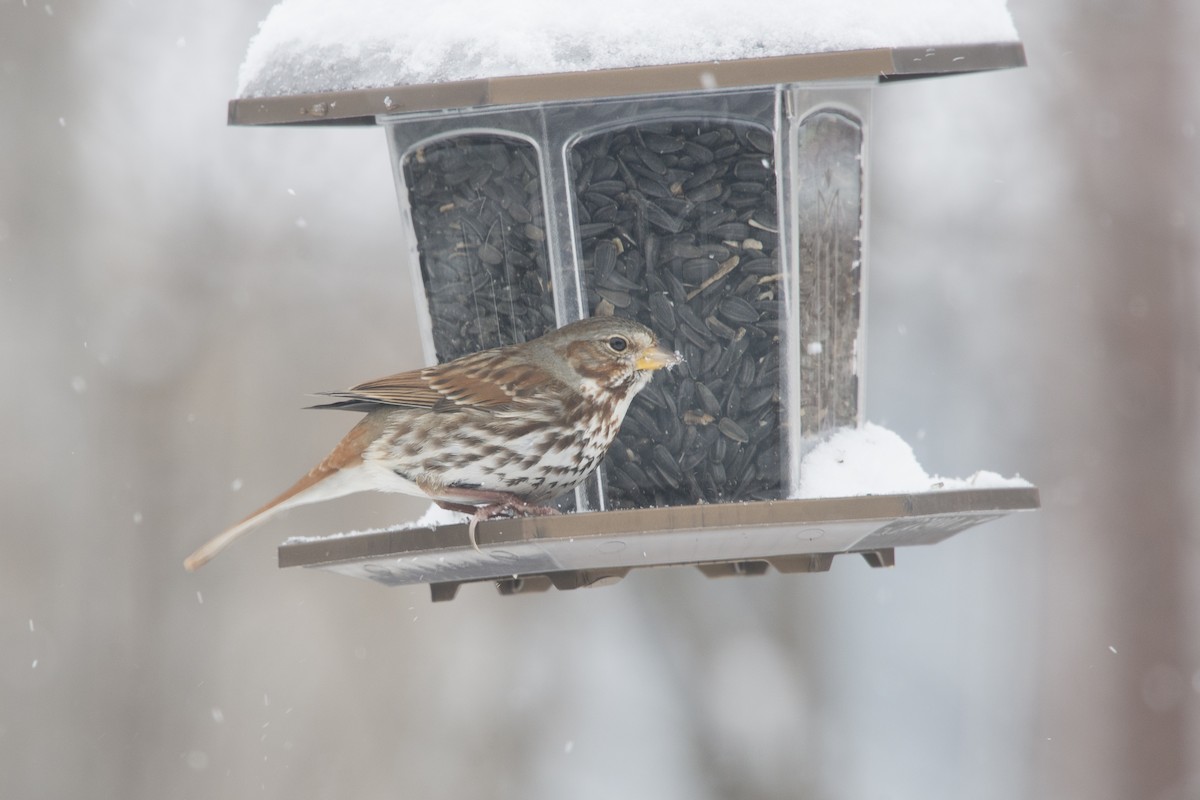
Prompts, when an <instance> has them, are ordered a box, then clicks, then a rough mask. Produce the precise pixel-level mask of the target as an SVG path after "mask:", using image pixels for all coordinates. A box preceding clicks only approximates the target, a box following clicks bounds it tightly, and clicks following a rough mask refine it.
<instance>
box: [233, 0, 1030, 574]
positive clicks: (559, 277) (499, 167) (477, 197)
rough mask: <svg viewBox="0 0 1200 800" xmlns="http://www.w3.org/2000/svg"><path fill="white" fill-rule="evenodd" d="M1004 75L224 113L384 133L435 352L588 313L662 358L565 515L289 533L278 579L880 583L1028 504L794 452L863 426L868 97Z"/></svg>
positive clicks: (829, 64) (399, 99) (346, 97)
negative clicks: (642, 332)
mask: <svg viewBox="0 0 1200 800" xmlns="http://www.w3.org/2000/svg"><path fill="white" fill-rule="evenodd" d="M270 22H271V20H270V19H268V24H269V23H270ZM393 57H395V56H393ZM280 60H283V61H285V62H286V59H283V58H282V56H281V57H280ZM1023 64H1024V52H1023V49H1022V46H1021V44H1020V43H1019V42H1017V41H1011V40H1005V41H986V42H977V43H970V44H958V45H952V46H947V45H938V46H931V47H926V46H916V47H914V46H903V47H870V48H855V49H843V50H835V51H829V52H819V53H791V52H787V53H783V54H772V55H765V56H763V55H753V56H748V57H736V58H724V59H721V60H704V61H688V62H684V63H656V64H649V65H636V66H616V67H613V66H609V67H607V68H602V69H584V70H571V71H563V72H554V73H545V72H543V73H537V74H495V75H477V76H474V77H470V78H467V79H459V80H444V81H438V82H430V83H404V84H400V85H384V86H370V87H360V86H353V85H350V86H348V87H347V86H345V85H341V84H339V85H338V86H337V88H335V89H332V90H330V89H326V90H319V91H314V90H313V89H314V88H316V89H320V88H321V87H322V86H323V84H321V83H319V82H318V83H317V84H309V83H305V82H304V81H297V82H295V83H294V84H291V85H289V84H288V82H287V81H284V82H283V86H284V87H285V88H284V90H282V91H279V90H271V89H265V90H254V89H253V88H252V89H251V90H250V91H249V92H247V94H255V93H256V91H257V94H258V95H259V96H244V97H243V98H241V99H237V100H234V101H232V102H231V104H230V109H229V119H230V122H231V123H232V124H238V125H269V124H280V123H287V124H295V123H299V124H373V125H378V126H380V127H381V128H382V129H383V131H384V133H385V135H386V136H387V140H388V143H389V146H390V152H391V164H390V169H391V170H392V172H393V174H394V177H395V180H396V186H397V192H398V197H399V205H400V220H399V222H400V224H401V225H402V226H403V227H404V228H405V232H406V233H407V235H408V240H409V241H410V242H411V244H412V250H411V253H410V254H409V256H410V258H409V259H408V261H409V264H408V265H405V267H404V268H408V269H410V270H411V272H412V276H413V280H414V290H415V297H416V300H417V308H418V316H419V322H420V329H421V337H422V342H423V345H424V351H425V355H426V357H427V358H428V359H429V360H430V361H431V362H432V361H434V360H436V361H446V360H450V359H453V358H456V357H458V356H462V355H465V354H467V353H470V352H474V351H477V350H481V349H485V348H489V347H496V346H499V345H505V344H511V343H517V342H523V341H527V340H529V339H532V338H535V337H537V336H540V335H542V334H543V333H546V332H548V331H550V330H552V329H554V328H556V327H559V326H561V325H564V324H567V323H569V322H572V321H574V320H577V319H580V318H582V317H588V316H594V315H600V314H615V315H620V316H625V317H629V318H632V319H636V320H637V321H639V322H641V323H643V324H645V325H647V326H648V327H650V328H651V329H653V330H654V331H655V332H656V333H657V334H658V336H659V337H660V340H661V341H662V342H663V343H664V344H666V345H667V346H668V347H670V348H673V349H675V350H677V351H678V352H679V353H681V354H682V355H683V356H684V358H685V362H684V363H683V364H682V365H680V366H679V367H677V368H676V369H675V370H673V371H671V372H670V373H665V372H664V373H661V374H659V375H657V376H656V377H655V379H654V381H652V383H651V384H650V386H649V387H648V388H647V389H645V390H644V391H643V392H642V393H641V394H640V395H639V396H638V397H637V399H636V400H635V401H634V403H633V405H632V407H631V408H630V411H629V413H628V415H627V417H626V420H625V423H624V426H623V428H622V431H621V434H620V436H619V438H618V440H617V442H616V443H615V444H614V445H613V447H612V449H611V450H610V452H609V457H608V459H607V460H606V461H605V463H604V464H603V465H602V466H601V468H600V469H599V470H598V471H597V473H596V474H595V475H594V476H593V478H592V479H590V481H589V482H588V483H587V484H585V485H584V486H582V487H580V488H579V489H578V490H576V492H575V494H574V495H573V496H569V497H567V498H565V499H564V501H563V504H562V507H563V509H564V510H565V511H568V512H575V513H568V514H566V515H564V516H561V517H550V518H537V519H514V520H497V521H493V522H487V523H483V524H481V525H480V526H479V533H478V536H479V543H480V549H478V550H475V549H473V548H471V547H470V546H469V544H468V542H467V540H466V538H465V531H458V530H457V529H450V528H446V527H443V528H440V529H438V530H437V531H430V530H426V529H416V530H405V531H393V532H384V533H382V534H378V533H377V534H373V535H371V536H357V537H356V536H347V537H339V538H338V539H332V540H328V541H322V542H296V543H291V544H286V545H285V546H284V547H283V548H282V549H281V551H280V557H281V565H284V566H291V565H302V566H321V567H327V568H330V569H333V570H335V571H339V572H346V573H349V574H355V575H360V576H363V577H371V578H374V579H376V580H379V581H381V582H384V583H388V584H404V583H416V582H424V583H431V584H433V585H434V596H435V598H439V597H440V598H445V597H447V596H452V595H453V590H454V588H456V587H457V586H458V585H459V584H461V583H463V582H469V581H478V580H492V579H503V580H504V581H505V583H504V584H503V585H502V589H504V590H506V591H514V590H517V589H526V590H528V589H533V588H544V587H546V586H549V585H555V586H558V587H559V588H570V587H573V586H579V585H589V584H593V583H596V582H604V581H606V580H610V579H612V578H614V577H620V576H621V575H623V574H625V572H627V571H628V570H629V569H632V568H634V567H636V566H650V565H658V564H680V563H691V564H698V565H702V569H704V570H705V571H706V573H707V574H713V575H715V574H743V573H746V572H750V573H753V572H756V571H761V570H762V569H765V568H766V565H768V564H770V565H773V566H775V567H776V568H778V569H780V570H782V571H797V570H814V569H821V568H825V567H827V566H828V559H829V558H831V557H832V554H833V553H838V552H862V553H866V554H869V559H868V560H869V561H870V562H871V563H873V564H876V565H882V564H888V563H891V559H892V555H891V554H892V552H893V550H894V547H896V546H902V545H907V544H916V543H930V542H933V541H938V540H940V539H942V538H945V537H946V536H948V535H951V534H952V533H955V532H957V531H959V530H962V529H964V528H966V527H969V526H970V525H973V524H976V523H977V522H979V521H983V520H985V519H990V518H994V517H995V516H997V515H1000V514H1003V513H1007V512H1009V511H1013V510H1020V509H1027V508H1033V507H1036V506H1037V504H1038V499H1037V491H1036V489H1033V488H1032V487H1001V488H991V489H988V488H985V489H973V490H970V491H963V492H957V493H956V492H942V493H932V494H930V495H929V496H928V497H918V496H908V495H905V496H894V497H891V498H887V497H858V498H842V499H817V500H813V499H796V498H799V497H801V496H802V495H804V488H805V483H806V474H805V469H804V468H803V463H804V462H803V456H804V454H805V453H806V451H807V450H808V449H809V448H810V447H812V446H813V445H814V444H815V443H819V442H821V441H822V440H823V439H825V438H827V437H828V436H829V435H830V434H832V433H833V432H835V431H838V430H841V429H844V428H847V427H850V428H853V427H855V426H859V425H860V424H861V423H862V392H863V386H864V381H863V379H864V355H865V340H864V335H863V334H864V321H865V317H864V303H865V293H866V289H867V287H866V246H865V245H866V241H867V238H866V225H867V219H868V211H867V194H866V187H867V182H868V175H869V170H870V164H869V162H868V158H867V155H868V146H867V145H868V137H869V135H870V126H871V96H872V93H873V92H874V91H875V89H876V87H878V86H880V85H881V84H886V83H888V82H891V81H894V80H899V79H905V78H915V77H923V76H930V75H941V74H948V73H962V72H973V71H980V70H992V69H999V68H1006V67H1016V66H1021V65H1023ZM353 66H354V65H353V64H350V73H351V74H353V69H352V68H353ZM341 67H342V68H344V67H346V65H345V64H342V65H341ZM282 70H283V73H284V74H286V71H287V66H286V63H285V64H284V66H283V68H282ZM328 72H329V73H330V74H335V75H336V74H341V73H344V72H345V69H341V73H339V67H338V65H336V64H335V65H333V67H331V68H330V69H329V70H328ZM275 74H279V69H276V73H275ZM334 82H335V83H337V81H334ZM343 83H344V81H343ZM296 86H300V87H301V88H303V89H305V90H304V91H295V87H296ZM381 168H383V165H381ZM583 512H589V513H586V515H585V514H584V513H583ZM459 527H463V526H459ZM460 534H461V535H460ZM439 587H440V588H439Z"/></svg>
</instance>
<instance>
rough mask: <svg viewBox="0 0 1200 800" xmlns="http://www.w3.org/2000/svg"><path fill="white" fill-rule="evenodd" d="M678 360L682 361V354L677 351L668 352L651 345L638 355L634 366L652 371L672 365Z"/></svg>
mask: <svg viewBox="0 0 1200 800" xmlns="http://www.w3.org/2000/svg"><path fill="white" fill-rule="evenodd" d="M680 361H683V356H681V355H679V353H670V352H667V351H666V350H664V349H662V348H661V347H660V346H658V345H653V346H652V347H649V348H647V349H646V350H644V351H643V352H642V354H641V355H640V356H638V360H637V364H635V366H636V367H637V368H638V369H640V370H650V371H653V370H656V369H662V368H663V367H667V368H670V367H673V366H675V365H676V364H678V363H679V362H680Z"/></svg>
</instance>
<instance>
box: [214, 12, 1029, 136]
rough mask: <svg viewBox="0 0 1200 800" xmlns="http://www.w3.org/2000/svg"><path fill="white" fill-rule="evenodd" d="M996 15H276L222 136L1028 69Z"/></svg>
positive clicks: (256, 45)
mask: <svg viewBox="0 0 1200 800" xmlns="http://www.w3.org/2000/svg"><path fill="white" fill-rule="evenodd" d="M1024 63H1025V59H1024V51H1023V49H1022V47H1021V44H1020V42H1019V40H1018V38H1017V32H1016V29H1015V27H1014V26H1013V23H1012V18H1011V17H1010V16H1009V14H1008V11H1007V9H1006V7H1005V0H755V2H754V3H753V4H752V5H751V6H746V5H735V4H731V3H730V2H729V0H689V1H688V2H686V3H685V2H678V0H676V2H670V1H669V0H663V2H658V3H653V2H645V0H605V2H603V3H568V2H563V0H508V2H503V3H498V2H494V0H441V2H438V3H433V4H422V5H417V4H414V3H402V2H386V1H385V0H342V2H339V3H328V2H325V0H282V2H280V3H279V4H277V5H276V6H275V7H274V8H273V9H272V10H271V12H270V13H269V14H268V16H267V18H266V20H264V21H263V22H262V24H261V26H260V30H259V33H258V34H257V35H256V36H255V37H254V39H253V41H252V42H251V44H250V48H249V51H248V52H247V54H246V60H245V62H244V63H243V64H242V67H241V70H240V73H239V85H238V99H237V100H234V101H233V102H232V103H231V104H230V122H232V123H235V124H266V123H288V122H313V121H321V122H343V123H346V122H367V123H371V122H374V121H375V119H374V118H375V117H376V116H377V115H381V114H397V113H404V112H411V111H429V110H441V109H458V108H475V107H481V106H491V105H509V104H519V103H530V102H544V101H556V100H572V99H587V98H597V97H615V96H625V95H638V94H651V93H669V92H682V91H696V90H703V89H715V88H738V87H748V86H763V85H773V84H777V83H794V82H805V81H813V80H833V79H888V78H895V77H915V76H920V75H930V74H940V73H947V72H968V71H976V70H984V69H997V68H1003V67H1014V66H1021V65H1023V64H1024Z"/></svg>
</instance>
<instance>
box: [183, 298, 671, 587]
mask: <svg viewBox="0 0 1200 800" xmlns="http://www.w3.org/2000/svg"><path fill="white" fill-rule="evenodd" d="M682 360H683V359H682V357H681V356H680V355H679V354H678V353H673V352H670V351H668V350H666V349H664V348H663V347H662V346H661V345H660V344H659V342H658V339H657V337H656V336H655V335H654V333H653V332H652V331H651V330H650V329H649V328H647V327H645V326H644V325H642V324H640V323H638V322H634V321H633V320H629V319H625V318H622V317H615V316H597V317H588V318H585V319H582V320H579V321H578V322H573V323H571V324H568V325H565V326H563V327H561V328H558V329H557V330H553V331H550V332H549V333H547V334H545V335H543V336H541V337H538V338H536V339H531V340H529V341H527V342H522V343H518V344H512V345H507V346H503V347H496V348H492V349H489V350H482V351H479V352H477V353H472V354H469V355H465V356H462V357H461V358H456V359H454V360H452V361H448V362H446V363H444V364H439V365H436V366H430V367H425V368H423V369H417V370H412V371H409V372H401V373H398V374H396V375H390V376H388V377H386V378H380V379H378V380H374V381H368V382H367V383H361V384H359V385H357V386H354V387H352V388H350V389H347V390H345V391H339V392H322V393H320V394H321V396H325V397H330V398H333V400H332V402H329V403H325V404H322V405H318V406H313V408H327V409H340V410H348V411H363V412H366V414H365V416H364V417H363V418H362V419H361V420H360V421H359V422H358V424H357V425H355V426H354V427H353V428H352V429H351V430H350V432H349V433H347V434H346V436H345V437H344V438H343V439H342V440H341V441H340V442H339V443H338V444H337V446H336V447H334V448H333V451H332V452H330V453H329V455H328V456H326V457H325V459H324V460H322V461H321V462H320V463H319V464H317V466H316V467H314V468H313V469H312V470H311V471H310V472H309V473H308V474H307V475H305V476H304V477H302V478H300V480H298V481H296V483H295V484H294V485H292V487H291V488H289V489H287V490H286V491H285V492H283V493H282V494H280V495H279V496H278V497H276V498H275V499H274V500H272V501H271V502H269V503H267V504H266V505H265V506H263V507H262V508H260V509H258V510H257V511H255V512H254V513H253V514H251V515H250V516H248V517H246V518H245V519H244V520H242V521H241V522H239V523H237V524H236V525H234V526H233V527H231V528H229V529H227V530H225V531H224V532H223V533H221V534H219V535H217V536H216V537H214V538H213V539H211V540H209V541H208V542H206V543H205V544H204V545H202V546H201V547H200V548H199V549H197V550H196V551H195V552H194V553H192V554H191V555H190V556H188V557H187V559H186V560H185V561H184V562H183V563H184V567H185V568H186V569H187V570H188V571H189V572H191V571H195V570H197V569H199V568H200V567H202V566H203V565H204V564H206V563H207V562H208V561H209V560H210V559H212V558H213V556H215V555H216V554H217V553H218V552H220V551H221V550H223V549H224V548H225V547H226V546H228V545H229V544H230V543H231V542H233V541H234V540H235V539H237V538H238V537H240V536H241V535H242V534H244V533H246V532H247V531H249V530H251V529H253V528H256V527H258V526H259V525H261V524H263V523H264V522H266V521H267V520H268V519H270V518H272V517H274V516H275V515H276V514H278V513H279V512H281V511H284V510H286V509H290V508H294V507H295V506H299V505H304V504H308V503H316V502H320V501H323V500H331V499H333V498H337V497H342V496H345V495H348V494H353V493H356V492H361V491H368V490H375V491H381V492H398V493H401V494H407V495H414V496H418V497H428V498H430V499H432V500H433V501H434V502H435V503H437V504H438V505H440V506H441V507H443V508H446V509H449V510H453V511H460V512H463V513H468V514H470V515H471V519H470V524H469V526H468V531H469V535H470V539H471V543H472V544H473V545H475V546H476V547H477V546H478V545H476V539H475V526H476V525H478V523H479V522H480V521H482V520H485V519H491V518H494V517H498V516H506V515H508V516H513V515H523V516H533V515H547V514H556V513H558V512H557V511H556V510H555V509H553V508H550V507H548V506H547V505H545V504H546V503H548V502H550V501H551V500H553V499H554V498H555V497H557V496H559V495H561V494H564V493H565V492H568V491H570V490H572V489H574V488H575V487H576V486H578V485H579V484H580V483H582V482H583V481H584V479H585V478H587V476H588V475H589V474H590V473H591V472H592V471H593V470H594V469H595V468H596V467H597V466H598V465H599V464H600V462H601V460H603V458H604V455H605V453H606V452H607V451H608V448H609V446H610V445H611V444H612V442H613V440H614V439H615V438H616V436H617V433H618V431H619V430H620V427H621V423H622V421H623V420H624V418H625V412H626V411H627V410H628V409H629V404H630V402H631V401H632V400H633V398H634V397H635V396H636V395H637V393H638V392H640V391H641V390H642V389H643V388H645V387H646V386H647V385H648V384H649V382H650V380H651V378H652V377H653V374H654V372H655V371H656V370H660V369H664V368H666V369H669V368H671V367H673V366H675V365H676V364H678V363H679V362H681V361H682Z"/></svg>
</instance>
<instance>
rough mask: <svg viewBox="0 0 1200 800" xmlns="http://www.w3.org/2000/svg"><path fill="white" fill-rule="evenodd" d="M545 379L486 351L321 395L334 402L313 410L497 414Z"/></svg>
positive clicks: (502, 354)
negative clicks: (402, 409)
mask: <svg viewBox="0 0 1200 800" xmlns="http://www.w3.org/2000/svg"><path fill="white" fill-rule="evenodd" d="M539 378H540V379H541V380H542V381H544V380H545V377H544V375H543V373H542V371H541V370H540V369H538V368H537V367H535V366H532V365H529V364H525V363H520V362H515V361H513V360H512V359H511V358H510V357H508V356H507V354H506V353H505V352H504V351H503V350H485V351H484V352H482V353H475V354H473V355H469V356H464V357H463V358H459V359H456V360H454V361H451V362H448V363H446V364H439V365H438V366H435V367H426V368H425V369H418V370H412V371H410V372H401V373H398V374H396V375H389V376H387V377H386V378H379V379H378V380H373V381H367V382H366V383H360V384H359V385H357V386H354V387H352V388H350V389H347V390H346V391H344V392H325V393H324V394H325V395H327V396H329V397H336V398H339V400H338V401H337V402H334V403H329V404H327V405H323V406H315V408H337V409H344V410H350V411H369V410H370V409H371V408H372V407H374V406H376V405H388V406H401V407H405V408H427V409H432V410H434V411H449V410H453V409H461V408H477V409H483V410H489V411H497V410H502V409H506V408H511V407H513V406H514V405H519V404H520V403H521V402H522V401H523V399H524V398H525V397H528V396H529V394H530V391H531V389H533V388H536V387H537V385H538V383H539Z"/></svg>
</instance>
